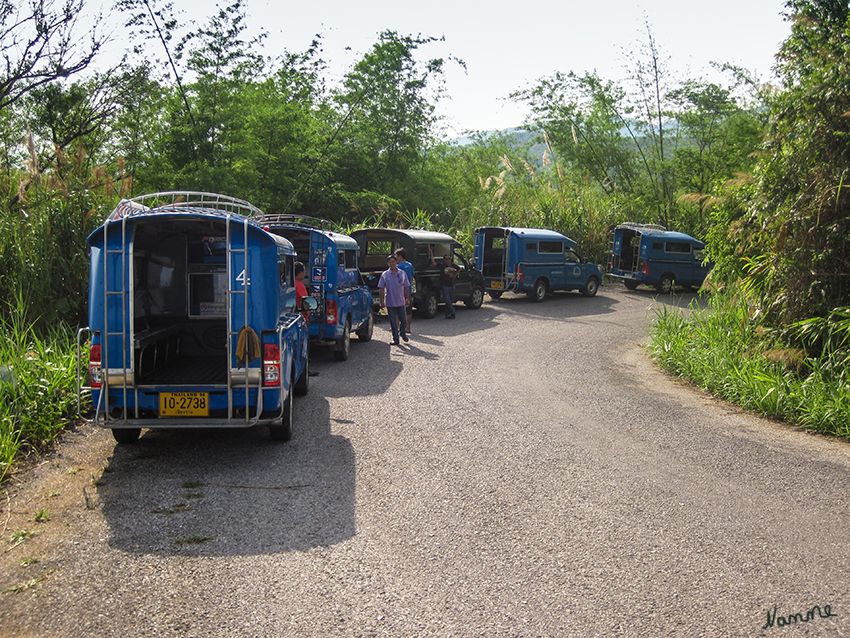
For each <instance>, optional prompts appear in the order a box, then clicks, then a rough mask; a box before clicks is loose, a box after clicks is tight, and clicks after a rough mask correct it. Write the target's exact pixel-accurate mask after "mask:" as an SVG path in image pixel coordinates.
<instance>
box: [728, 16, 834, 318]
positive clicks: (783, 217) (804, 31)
mask: <svg viewBox="0 0 850 638" xmlns="http://www.w3.org/2000/svg"><path fill="white" fill-rule="evenodd" d="M788 7H789V8H790V9H791V11H792V19H793V27H792V35H791V37H790V38H789V39H788V40H787V41H786V42H785V43H784V44H783V46H782V49H781V50H780V54H779V56H778V59H779V60H780V67H779V69H780V73H781V77H782V79H783V82H784V87H783V89H782V90H778V91H776V92H775V94H774V95H773V96H772V98H771V102H770V106H771V120H770V128H769V132H768V143H767V146H766V150H765V154H764V156H763V160H762V162H761V163H760V165H759V166H758V167H757V168H756V170H755V171H754V182H753V183H752V184H751V185H750V186H749V187H748V188H747V189H746V190H745V191H744V192H742V193H741V194H740V195H739V196H738V197H736V198H734V199H733V200H732V201H731V202H730V203H729V205H728V206H726V207H724V208H725V210H723V211H721V212H720V213H719V214H718V216H717V217H716V219H715V223H716V231H715V233H714V235H715V238H716V241H717V242H718V244H719V242H722V241H725V242H726V243H728V244H729V248H728V249H725V251H724V252H723V253H720V254H716V257H717V258H718V259H719V260H720V261H718V262H717V263H718V264H719V265H720V272H721V273H722V274H723V276H724V277H725V281H727V282H730V281H734V277H736V276H744V277H746V278H747V280H748V285H749V286H750V287H751V288H752V289H753V291H755V292H756V293H757V294H758V296H759V300H760V301H759V303H760V308H761V309H762V311H763V312H765V313H767V314H768V315H769V317H770V320H771V322H772V323H774V324H775V325H781V324H787V323H793V322H795V321H799V320H803V319H806V318H809V317H815V316H826V315H827V314H828V313H829V312H830V311H832V309H833V308H835V307H839V306H842V305H844V304H845V303H846V298H847V294H848V292H850V280H848V274H847V273H848V272H850V244H848V239H850V224H848V217H849V216H848V213H850V208H848V207H850V192H848V188H847V181H848V177H850V145H848V139H850V118H848V117H847V113H848V112H850V79H848V78H850V62H848V60H850V21H848V7H847V3H845V2H831V1H819V0H815V1H810V0H805V1H803V0H799V1H798V0H793V1H791V2H788ZM724 226H725V229H724ZM724 232H725V236H724ZM715 250H716V249H715Z"/></svg>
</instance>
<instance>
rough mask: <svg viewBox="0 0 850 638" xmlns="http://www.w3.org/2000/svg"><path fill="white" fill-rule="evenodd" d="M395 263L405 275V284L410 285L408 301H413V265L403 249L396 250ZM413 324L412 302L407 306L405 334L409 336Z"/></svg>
mask: <svg viewBox="0 0 850 638" xmlns="http://www.w3.org/2000/svg"><path fill="white" fill-rule="evenodd" d="M395 258H396V263H397V264H398V267H399V270H403V271H404V274H405V275H407V283H409V284H410V299H411V300H412V299H413V264H411V263H410V262H409V261H407V251H406V250H405V249H404V248H397V249H396V251H395ZM412 323H413V302H412V301H411V303H409V304H408V305H407V334H410V325H411V324H412Z"/></svg>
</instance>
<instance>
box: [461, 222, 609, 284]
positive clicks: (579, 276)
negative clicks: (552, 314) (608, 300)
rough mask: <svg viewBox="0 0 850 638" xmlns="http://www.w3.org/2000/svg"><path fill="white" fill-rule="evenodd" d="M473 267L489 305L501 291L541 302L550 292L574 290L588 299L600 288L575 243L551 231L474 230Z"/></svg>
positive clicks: (597, 274) (599, 279) (598, 278)
mask: <svg viewBox="0 0 850 638" xmlns="http://www.w3.org/2000/svg"><path fill="white" fill-rule="evenodd" d="M474 240H475V267H476V268H477V269H478V270H480V271H481V272H482V273H483V274H484V286H485V289H486V290H487V294H489V295H490V296H491V297H492V298H493V299H498V298H499V297H501V296H502V293H504V292H506V291H513V292H524V293H526V294H527V295H529V297H531V298H532V299H533V300H534V301H543V300H544V299H545V298H546V295H548V294H549V293H550V292H553V291H555V290H578V291H579V292H581V294H583V295H584V296H585V297H593V296H594V295H595V294H596V293H597V291H598V290H599V286H600V284H601V283H602V272H601V271H600V269H599V266H597V265H596V264H593V263H590V262H588V261H587V260H586V259H584V258H583V257H582V256H581V255H580V254H579V252H578V250H577V248H576V246H577V244H576V242H575V241H573V240H572V239H570V238H569V237H567V236H566V235H562V234H561V233H559V232H556V231H554V230H546V229H542V228H511V227H505V226H494V227H482V228H476V229H475V234H474Z"/></svg>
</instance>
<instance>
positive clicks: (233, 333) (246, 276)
mask: <svg viewBox="0 0 850 638" xmlns="http://www.w3.org/2000/svg"><path fill="white" fill-rule="evenodd" d="M236 221H239V222H240V223H241V225H242V248H234V247H233V230H232V228H233V225H234V224H235V223H236ZM225 224H226V227H227V231H226V234H227V242H226V245H227V420H228V421H232V420H233V409H234V405H233V388H234V384H235V381H234V375H233V364H234V362H233V359H234V357H235V356H236V352H235V350H236V348H235V347H234V338H235V339H237V340H238V338H239V330H235V329H234V325H233V319H234V316H233V313H234V310H233V309H234V301H235V300H236V299H237V298H239V297H241V298H242V302H243V303H242V307H243V312H242V326H243V327H244V328H247V327H248V307H249V303H250V300H251V295H250V294H249V288H250V286H251V273H250V271H249V267H248V262H249V260H248V219H247V218H244V217H243V218H242V219H241V220H234V219H233V218H232V216H231V215H227V218H226V221H225ZM240 254H241V255H242V271H241V273H235V272H234V271H235V270H236V268H235V267H234V265H233V260H234V259H235V258H236V257H237V256H238V255H240ZM240 275H241V276H242V289H241V290H239V289H238V288H237V287H236V285H237V281H236V280H237V278H238V277H239V276H240ZM257 337H258V338H259V339H260V344H259V347H260V374H259V378H258V381H257V412H256V414H255V415H254V417H253V418H251V411H250V389H251V374H250V369H249V367H248V366H249V362H247V361H246V362H245V382H244V384H242V383H240V385H242V387H243V388H244V390H245V423H246V424H248V425H252V424H254V423H256V422H257V421H259V419H260V415H261V414H262V412H263V364H262V356H263V353H262V348H263V345H262V337H261V336H260V335H257Z"/></svg>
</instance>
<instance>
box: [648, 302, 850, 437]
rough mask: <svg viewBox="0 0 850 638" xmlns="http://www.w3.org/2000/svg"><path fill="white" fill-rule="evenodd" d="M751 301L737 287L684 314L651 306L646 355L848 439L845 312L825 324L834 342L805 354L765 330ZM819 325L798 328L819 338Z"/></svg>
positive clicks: (731, 395)
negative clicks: (652, 316) (816, 353)
mask: <svg viewBox="0 0 850 638" xmlns="http://www.w3.org/2000/svg"><path fill="white" fill-rule="evenodd" d="M756 306H757V304H754V303H753V298H752V297H751V296H749V295H747V294H746V293H745V292H743V291H737V292H736V293H734V294H733V293H732V292H727V293H723V294H718V295H715V296H713V297H712V298H711V299H710V300H709V305H708V307H707V308H700V307H699V306H698V305H697V304H696V303H694V304H692V306H691V308H690V311H689V312H688V313H685V312H683V311H681V310H679V309H678V308H676V309H672V310H671V309H670V308H669V307H667V306H664V307H663V309H661V310H656V319H655V322H654V323H653V328H652V331H653V336H652V344H651V351H652V355H653V357H654V358H655V359H656V360H657V361H658V362H659V364H660V365H661V366H662V367H663V368H664V369H666V370H667V371H669V372H671V373H672V374H675V375H678V376H682V377H685V378H687V379H689V380H690V381H692V382H693V383H695V384H697V385H699V386H701V387H703V388H705V389H706V390H708V391H709V392H712V393H713V394H716V395H718V396H720V397H723V398H724V399H727V400H729V401H733V402H735V403H737V404H739V405H741V406H743V407H745V408H746V409H748V410H752V411H754V412H758V413H760V414H764V415H766V416H769V417H773V418H777V419H784V420H789V421H793V422H796V423H799V424H801V425H804V426H806V427H808V428H811V429H813V430H816V431H818V432H824V433H828V434H833V435H836V436H840V437H844V438H850V426H848V424H850V379H849V378H848V375H847V357H848V354H850V351H848V349H847V348H846V345H847V336H848V332H850V329H848V325H850V324H848V317H850V314H848V313H847V311H846V310H845V311H844V312H842V313H841V315H840V320H839V321H836V322H834V323H833V325H832V326H830V328H829V329H828V330H826V331H825V332H826V333H828V334H829V335H831V336H833V337H835V336H837V337H838V338H837V339H834V340H832V341H831V342H830V343H831V344H832V347H830V348H823V349H822V350H821V354H820V355H819V356H816V357H811V356H807V355H806V354H805V353H804V351H802V350H799V349H793V348H788V347H786V346H785V345H783V341H782V340H781V339H780V338H778V337H779V336H778V335H777V334H776V333H774V332H773V331H770V330H766V329H765V326H764V324H763V315H759V313H758V312H757V311H756ZM688 315H689V316H688ZM822 328H823V326H821V325H817V326H816V325H812V324H801V325H800V326H798V328H797V330H798V331H799V334H800V335H803V334H807V336H812V335H813V334H815V333H817V334H818V335H819V336H820V337H822V336H823V332H824V331H823V330H822Z"/></svg>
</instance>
